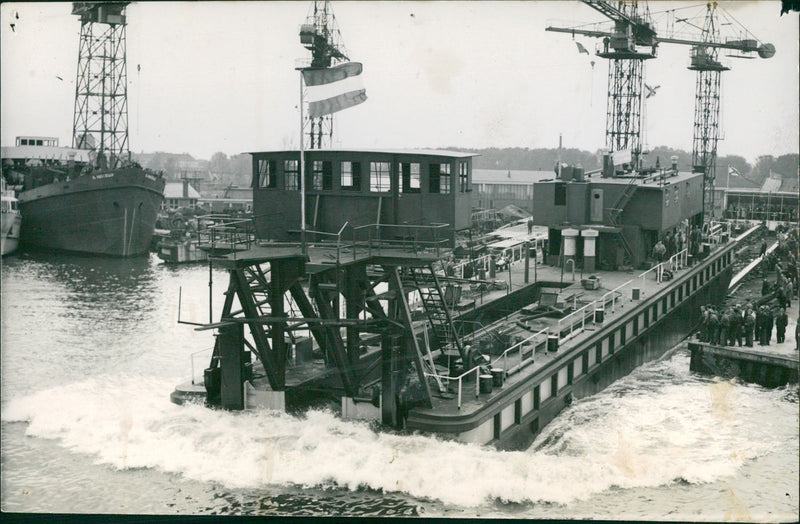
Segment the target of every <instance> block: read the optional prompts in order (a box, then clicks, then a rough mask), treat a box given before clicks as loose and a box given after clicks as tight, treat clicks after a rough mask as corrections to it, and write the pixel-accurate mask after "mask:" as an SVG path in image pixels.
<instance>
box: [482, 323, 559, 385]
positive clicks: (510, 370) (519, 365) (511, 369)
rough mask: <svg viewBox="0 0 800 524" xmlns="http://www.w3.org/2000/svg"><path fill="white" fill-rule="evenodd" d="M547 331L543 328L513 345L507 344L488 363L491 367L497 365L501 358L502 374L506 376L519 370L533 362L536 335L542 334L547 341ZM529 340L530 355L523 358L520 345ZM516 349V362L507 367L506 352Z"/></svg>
mask: <svg viewBox="0 0 800 524" xmlns="http://www.w3.org/2000/svg"><path fill="white" fill-rule="evenodd" d="M547 332H548V328H544V329H542V330H540V331H538V332H536V333H534V334H533V335H531V336H529V337H528V338H526V339H523V340H520V341H519V342H517V343H516V344H513V345H511V346H509V348H508V349H506V350H505V351H503V353H502V355H500V356H498V357H497V358H496V359H494V360H493V361H492V362H491V363H490V365H491V367H492V368H495V367H497V363H498V362H500V361H501V360H502V361H503V367H502V369H503V375H504V376H506V377H507V376H508V375H511V374H512V373H516V372H517V371H521V370H522V368H524V367H525V366H526V365H528V364H530V363H531V362H533V357H534V355H535V354H536V344H537V342H536V341H535V339H536V337H538V336H542V335H543V336H544V338H545V341H547V335H548V333H547ZM531 340H533V341H534V342H533V344H532V345H533V350H532V351H531V356H530V358H528V359H524V358H523V356H524V351H522V347H523V346H524V345H525V344H527V343H528V342H529V341H531ZM517 349H518V350H519V361H518V362H517V364H516V365H512V366H511V367H509V365H508V358H509V357H508V354H509V353H510V352H512V351H514V350H517ZM512 364H513V363H512Z"/></svg>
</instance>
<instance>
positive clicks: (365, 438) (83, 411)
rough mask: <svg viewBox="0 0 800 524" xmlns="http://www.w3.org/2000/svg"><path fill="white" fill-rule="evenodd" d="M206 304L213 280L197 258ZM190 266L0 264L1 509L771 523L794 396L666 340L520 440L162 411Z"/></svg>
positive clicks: (187, 333) (781, 510)
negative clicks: (493, 442) (701, 369)
mask: <svg viewBox="0 0 800 524" xmlns="http://www.w3.org/2000/svg"><path fill="white" fill-rule="evenodd" d="M214 280H215V289H216V291H217V293H215V301H216V302H217V304H215V306H217V308H218V307H219V306H220V305H221V304H220V302H221V300H220V297H221V294H220V293H219V292H220V291H221V290H222V288H223V286H224V284H225V276H224V274H223V273H222V272H215V274H214ZM179 287H182V289H183V298H182V303H183V304H182V306H183V312H182V318H184V319H186V320H197V321H202V320H205V319H207V317H208V269H207V267H203V266H193V267H183V268H179V269H171V268H167V267H164V266H162V265H160V264H159V263H158V261H157V259H155V258H152V259H137V260H106V259H99V258H85V257H75V256H47V255H40V254H37V255H32V254H21V255H19V256H14V257H10V258H7V259H4V260H3V268H2V434H3V438H2V491H1V493H2V495H1V497H0V500H1V502H2V504H1V506H2V510H4V511H25V512H95V513H97V512H99V513H106V512H109V513H110V512H113V513H159V514H165V513H166V514H172V513H175V514H177V513H182V514H185V513H193V514H262V515H321V514H325V515H386V516H412V515H420V516H440V515H444V516H457V517H463V516H481V517H516V518H519V517H533V518H588V517H594V518H624V519H643V518H648V519H667V520H685V519H691V520H727V519H733V520H758V521H776V520H780V521H786V520H796V519H797V518H798V500H799V497H800V495H799V494H798V485H799V484H800V481H799V480H800V479H799V478H798V455H799V452H798V439H799V436H798V425H799V420H798V395H797V388H796V387H787V388H781V389H775V390H768V389H765V388H761V387H760V386H755V385H743V384H739V383H731V382H724V381H717V380H714V379H711V378H707V377H699V376H696V375H693V374H690V373H689V371H688V368H689V359H688V354H687V353H686V351H685V350H683V349H679V350H678V351H676V352H675V353H674V354H672V355H671V356H670V357H668V358H666V359H664V360H662V361H660V362H654V363H651V364H648V365H646V366H643V367H642V368H640V369H638V370H636V371H635V372H634V373H633V374H631V375H630V376H629V377H627V378H625V379H623V380H621V381H618V382H617V383H616V384H614V385H612V386H611V387H610V388H608V389H607V390H605V391H604V392H602V393H600V394H598V395H596V396H594V397H592V398H589V399H583V400H581V401H577V402H575V403H574V404H573V405H572V406H571V407H570V408H569V409H568V410H566V411H565V412H564V413H563V414H562V415H561V416H559V417H558V418H557V419H556V421H554V422H553V423H552V424H550V425H549V426H548V427H546V428H545V430H544V431H543V433H542V434H541V435H540V436H539V437H538V438H537V440H536V441H535V442H534V444H533V445H532V446H531V448H529V449H528V450H525V451H520V452H500V451H495V450H493V449H488V448H482V447H478V446H473V445H464V444H458V443H454V442H447V441H442V440H439V439H436V438H434V437H430V436H424V435H398V434H394V433H392V432H388V431H380V430H377V429H376V428H375V427H373V426H370V425H369V424H366V423H359V422H345V421H342V420H340V419H338V418H336V417H335V416H333V415H332V414H331V413H328V412H325V411H311V412H308V413H306V414H305V415H304V416H303V417H299V418H298V417H293V416H289V415H286V414H279V413H270V412H256V413H229V412H220V411H211V410H208V409H206V408H204V407H202V406H196V405H189V406H175V405H173V404H171V403H170V402H169V393H170V392H171V391H172V389H173V387H174V386H175V384H176V383H178V382H180V381H182V380H185V379H186V378H187V377H188V376H189V373H190V371H189V355H190V354H191V353H192V352H194V351H198V350H202V349H206V348H208V347H210V346H211V344H212V342H213V337H212V335H211V333H209V332H196V331H193V330H192V329H191V327H189V326H182V325H178V324H177V323H176V320H177V310H178V288H179Z"/></svg>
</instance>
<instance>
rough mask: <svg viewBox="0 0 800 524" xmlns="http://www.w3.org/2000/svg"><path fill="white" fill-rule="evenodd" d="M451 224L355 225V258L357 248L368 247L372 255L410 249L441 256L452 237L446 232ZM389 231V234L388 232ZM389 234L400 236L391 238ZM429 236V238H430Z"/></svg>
mask: <svg viewBox="0 0 800 524" xmlns="http://www.w3.org/2000/svg"><path fill="white" fill-rule="evenodd" d="M449 227H450V226H449V224H438V223H437V224H430V225H426V226H421V225H414V224H366V225H363V226H355V227H353V235H352V247H353V259H354V260H355V257H356V249H357V248H366V249H367V251H368V253H369V254H370V256H372V254H373V253H374V252H377V253H380V252H381V251H382V250H383V249H387V248H388V249H410V250H411V251H413V252H414V253H418V252H420V251H426V250H429V249H430V250H433V251H434V252H435V253H436V256H437V257H439V256H441V252H442V250H444V249H446V248H447V247H448V245H449V243H450V239H449V238H448V237H447V235H446V233H447V230H448V229H449ZM387 233H388V234H387ZM387 236H395V237H400V238H399V239H393V240H390V239H388V238H386V237H387ZM428 238H429V239H428Z"/></svg>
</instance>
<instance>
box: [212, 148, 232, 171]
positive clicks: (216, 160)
mask: <svg viewBox="0 0 800 524" xmlns="http://www.w3.org/2000/svg"><path fill="white" fill-rule="evenodd" d="M208 170H209V171H211V172H212V173H216V174H228V173H230V171H231V169H230V162H229V161H228V155H226V154H225V153H223V152H221V151H218V152H216V153H214V154H213V155H211V160H209V161H208Z"/></svg>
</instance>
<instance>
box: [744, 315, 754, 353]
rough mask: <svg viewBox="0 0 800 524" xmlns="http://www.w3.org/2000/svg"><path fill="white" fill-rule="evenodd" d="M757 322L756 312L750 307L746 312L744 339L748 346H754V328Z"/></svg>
mask: <svg viewBox="0 0 800 524" xmlns="http://www.w3.org/2000/svg"><path fill="white" fill-rule="evenodd" d="M755 324H756V314H755V313H754V312H753V310H752V309H750V308H749V307H748V308H747V310H746V311H745V312H744V340H745V344H747V347H750V348H751V347H753V329H754V328H755Z"/></svg>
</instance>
